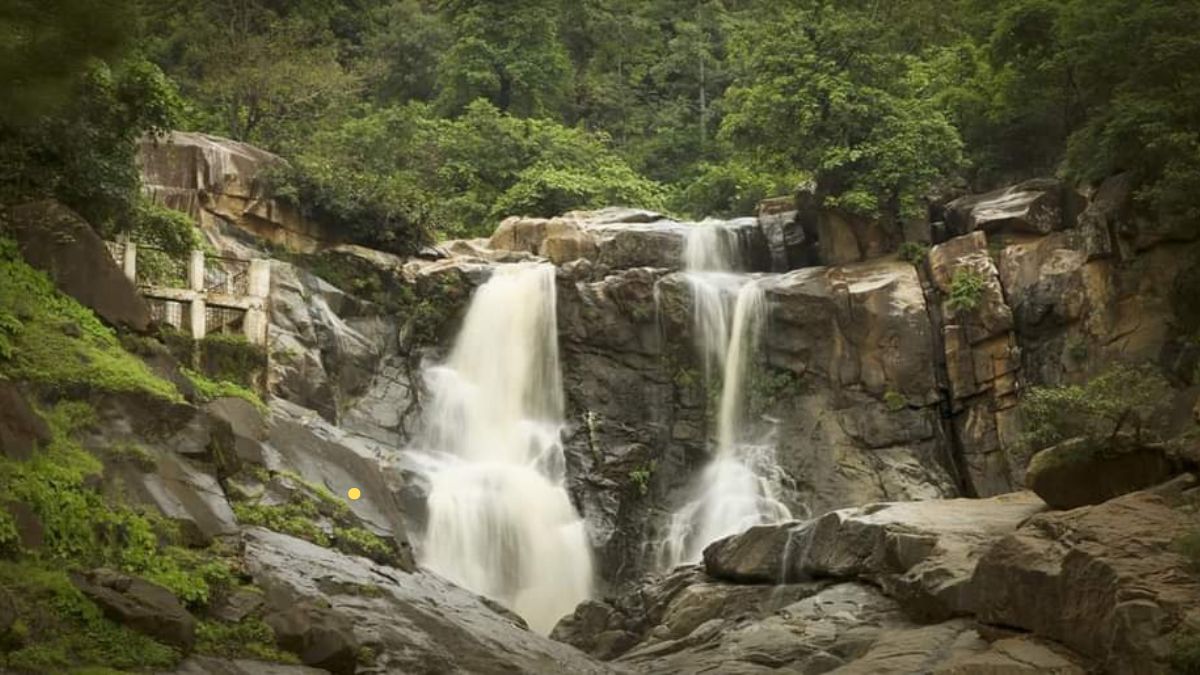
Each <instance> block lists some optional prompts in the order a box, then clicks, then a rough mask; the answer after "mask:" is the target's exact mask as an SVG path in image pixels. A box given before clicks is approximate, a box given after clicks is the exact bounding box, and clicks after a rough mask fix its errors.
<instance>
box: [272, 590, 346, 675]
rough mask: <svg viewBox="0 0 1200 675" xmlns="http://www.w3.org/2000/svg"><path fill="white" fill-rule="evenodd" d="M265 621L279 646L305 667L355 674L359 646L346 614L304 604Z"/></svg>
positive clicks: (339, 674) (301, 603)
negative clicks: (298, 658)
mask: <svg viewBox="0 0 1200 675" xmlns="http://www.w3.org/2000/svg"><path fill="white" fill-rule="evenodd" d="M263 620H264V622H265V623H266V624H267V625H268V626H270V627H271V630H272V631H273V632H274V633H275V641H276V642H277V643H278V644H279V646H280V647H281V648H283V649H286V650H287V651H289V652H292V653H293V654H296V655H297V656H299V657H300V660H301V661H302V662H303V663H304V664H305V665H309V666H314V667H316V668H320V669H322V670H326V671H329V672H330V673H333V674H334V675H353V673H354V671H355V670H356V669H357V666H358V643H357V641H356V639H355V637H354V631H353V628H352V626H351V624H350V620H349V619H348V618H347V617H346V616H345V615H342V614H339V613H337V612H334V611H333V610H330V609H326V608H325V607H322V606H321V605H319V604H316V603H313V602H307V601H301V602H298V603H296V604H293V605H291V606H289V607H285V608H282V609H280V610H278V611H275V612H272V613H270V614H268V615H267V616H266V617H265V618H264V619H263Z"/></svg>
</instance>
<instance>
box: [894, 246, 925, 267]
mask: <svg viewBox="0 0 1200 675" xmlns="http://www.w3.org/2000/svg"><path fill="white" fill-rule="evenodd" d="M928 257H929V244H922V243H921V242H917V241H906V242H904V243H903V244H900V259H901V260H903V261H905V262H908V263H910V264H912V265H915V266H917V267H920V266H921V265H924V264H925V260H926V258H928Z"/></svg>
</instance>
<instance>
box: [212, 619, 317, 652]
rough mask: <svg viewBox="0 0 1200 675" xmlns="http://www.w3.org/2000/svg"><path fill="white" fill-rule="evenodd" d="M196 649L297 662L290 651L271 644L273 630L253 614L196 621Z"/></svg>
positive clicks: (273, 643)
mask: <svg viewBox="0 0 1200 675" xmlns="http://www.w3.org/2000/svg"><path fill="white" fill-rule="evenodd" d="M196 651H197V652H198V653H200V654H207V655H209V656H219V657H222V658H226V659H255V660H259V661H274V662H276V663H299V662H300V661H299V659H297V658H296V656H295V655H294V654H290V653H288V652H285V651H282V650H280V649H279V648H278V647H276V646H275V631H273V630H271V627H270V626H268V625H267V624H266V623H264V622H263V621H262V619H259V618H255V617H248V618H245V619H242V620H241V621H239V622H238V623H225V622H221V621H201V622H200V623H198V624H196Z"/></svg>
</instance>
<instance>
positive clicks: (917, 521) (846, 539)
mask: <svg viewBox="0 0 1200 675" xmlns="http://www.w3.org/2000/svg"><path fill="white" fill-rule="evenodd" d="M1044 508H1045V505H1044V504H1043V503H1042V501H1041V500H1040V499H1038V498H1037V497H1036V496H1034V495H1032V494H1030V493H1027V492H1026V493H1016V494H1012V495H1003V496H999V497H992V498H990V499H950V500H932V501H924V502H894V503H887V504H871V505H868V506H864V507H861V508H857V509H845V510H841V511H834V512H832V513H828V514H825V515H824V516H821V517H820V518H817V519H815V520H812V521H809V522H807V523H803V524H794V523H793V524H782V525H775V526H760V527H756V528H751V529H750V530H748V531H746V532H744V533H742V534H739V535H734V536H733V537H730V538H727V539H724V540H721V541H718V542H716V543H714V544H712V545H711V546H709V547H708V549H707V550H705V552H704V560H705V568H706V569H707V570H708V573H709V574H710V575H713V576H715V577H718V578H722V579H728V580H730V581H738V582H747V581H751V582H760V583H761V582H763V581H767V582H773V583H782V582H785V581H788V580H793V581H794V580H797V579H804V578H809V577H834V578H840V579H863V580H867V581H870V582H871V583H874V584H877V585H879V586H880V587H881V588H882V589H883V590H884V592H885V593H887V594H888V595H889V596H890V597H892V598H895V599H897V600H898V601H900V603H901V605H902V606H903V607H904V609H905V611H906V612H907V613H909V614H910V615H911V616H914V617H917V618H920V619H923V620H929V619H933V620H942V619H946V618H949V617H951V616H959V615H965V614H970V613H971V612H972V611H973V602H974V601H973V593H974V589H973V588H972V587H971V579H972V575H973V574H974V571H975V564H976V561H977V560H978V559H979V557H980V556H981V555H983V554H984V552H985V551H986V550H987V547H988V546H989V545H990V544H991V543H992V542H993V541H995V540H996V539H998V538H1000V537H1002V536H1004V535H1006V534H1007V533H1009V532H1012V531H1015V530H1016V528H1017V526H1018V525H1019V524H1020V523H1021V522H1023V521H1024V520H1025V519H1027V518H1029V517H1030V516H1032V515H1034V514H1036V513H1038V512H1040V511H1042V510H1043V509H1044Z"/></svg>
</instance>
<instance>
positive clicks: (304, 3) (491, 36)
mask: <svg viewBox="0 0 1200 675" xmlns="http://www.w3.org/2000/svg"><path fill="white" fill-rule="evenodd" d="M1197 26H1200V6H1198V5H1197V4H1196V3H1195V2H1191V1H1190V0H1148V1H1140V2H1135V1H1134V0H1000V1H999V2H984V1H983V0H950V1H948V2H936V1H934V0H898V1H891V2H884V1H882V0H846V1H844V2H833V1H832V0H797V1H796V2H782V3H781V2H771V1H769V0H658V1H656V2H641V1H638V0H501V1H498V2H482V1H479V0H440V1H437V2H434V1H432V0H295V1H292V2H281V1H279V0H214V1H213V2H204V3H195V2H183V1H182V0H119V1H117V2H110V3H101V4H97V3H90V2H80V1H79V0H47V1H44V2H36V3H35V2H25V1H23V0H14V1H13V2H9V3H5V7H4V8H3V9H0V35H2V36H4V37H5V38H6V39H5V40H2V41H0V43H2V45H0V55H2V56H3V58H2V59H0V82H2V83H3V86H4V87H5V88H6V90H9V91H13V92H20V95H19V96H7V97H5V99H4V101H3V102H0V134H3V136H2V137H0V141H2V142H3V146H4V147H3V148H0V152H2V153H3V156H4V157H5V158H6V160H8V161H6V163H5V167H4V169H0V191H2V192H0V194H3V196H4V199H6V200H12V199H17V198H19V197H24V196H29V195H30V194H31V193H38V192H40V193H49V194H57V195H59V196H60V197H61V198H63V199H64V200H66V201H69V202H73V203H74V204H78V205H83V204H95V205H96V208H97V211H98V213H97V214H96V216H95V217H97V218H101V219H110V220H111V219H113V218H115V217H116V215H117V214H119V213H120V212H122V211H124V212H129V211H130V208H132V207H130V206H129V205H130V204H134V203H135V202H136V199H135V197H131V196H130V194H131V193H130V190H134V189H135V188H134V187H133V185H132V182H131V176H132V175H133V173H132V172H133V169H132V168H131V164H130V161H131V157H132V155H131V152H132V151H131V150H130V149H129V148H130V147H131V145H132V142H133V140H134V139H136V138H137V137H138V136H139V135H141V134H143V133H146V132H153V131H155V130H157V129H162V128H166V127H167V126H176V127H183V128H185V129H189V130H198V131H205V132H209V133H215V134H220V135H226V136H230V137H233V138H236V139H239V140H245V141H248V142H251V143H255V144H258V145H261V146H263V147H265V148H267V149H269V150H272V151H274V152H277V153H279V154H281V155H283V156H284V157H285V158H287V159H289V160H290V161H291V163H292V169H290V170H289V171H288V172H286V173H287V175H281V176H276V177H275V180H276V184H277V186H278V188H279V189H280V191H281V193H283V194H285V195H290V196H292V197H295V198H296V200H297V202H298V203H300V204H302V205H304V206H305V207H306V208H309V209H310V210H312V211H313V212H319V213H320V214H321V215H322V217H324V218H327V219H329V220H331V222H333V223H336V224H338V225H339V226H342V227H345V228H347V229H349V230H353V233H354V236H355V237H356V238H358V239H359V240H361V241H364V242H370V243H374V244H376V245H386V246H390V247H392V248H396V249H397V250H400V249H406V248H411V246H414V245H416V243H417V242H419V241H422V240H424V238H426V237H427V236H474V235H481V234H486V233H487V232H488V231H490V230H491V228H492V227H494V224H495V222H496V220H497V219H498V218H500V217H502V216H503V215H507V214H516V213H521V214H531V215H532V214H537V215H545V214H551V213H555V212H558V211H562V210H565V209H570V208H577V207H586V206H592V205H598V204H602V203H608V202H625V203H628V204H630V205H636V206H648V207H655V208H663V209H667V210H670V211H672V212H674V213H676V214H678V215H681V216H703V215H709V214H724V215H731V214H742V215H744V214H747V213H749V212H750V211H751V210H752V209H753V208H754V205H755V203H756V202H757V201H758V200H759V199H761V198H763V197H766V196H770V195H774V194H786V193H787V192H789V191H792V190H795V189H796V188H797V186H799V185H801V184H811V185H814V186H815V187H816V191H817V194H818V196H819V198H820V199H822V200H823V201H824V203H825V204H826V205H829V206H833V207H838V208H841V209H845V210H847V211H852V212H855V213H858V214H861V215H865V216H868V217H875V218H880V219H883V220H886V221H897V220H899V219H903V218H907V217H910V216H913V215H917V214H920V213H921V212H922V210H923V209H924V208H925V205H926V201H927V199H928V197H929V196H930V195H932V194H937V193H939V191H941V190H942V189H943V188H944V187H945V186H948V185H958V186H965V187H969V188H971V189H974V190H985V189H989V188H993V187H996V186H998V185H1000V184H1002V183H1004V182H1006V181H1012V180H1016V179H1020V178H1027V177H1031V176H1036V175H1049V174H1058V175H1060V176H1061V177H1063V178H1065V179H1068V180H1073V181H1079V182H1081V183H1096V182H1098V181H1100V180H1103V179H1104V178H1105V177H1107V176H1110V175H1113V174H1115V173H1118V172H1130V173H1131V174H1132V175H1133V176H1134V177H1135V179H1136V182H1137V185H1138V192H1137V197H1138V200H1139V208H1142V209H1144V210H1145V212H1146V213H1147V214H1149V215H1151V216H1153V217H1156V218H1160V219H1164V220H1171V221H1174V222H1179V223H1183V224H1185V225H1187V226H1192V225H1190V223H1194V222H1195V221H1196V218H1197V216H1198V215H1200V207H1198V206H1197V201H1198V200H1197V197H1196V195H1197V194H1200V74H1198V73H1197V71H1196V69H1195V68H1193V67H1192V64H1194V63H1195V62H1196V61H1197V59H1198V57H1200V30H1198V29H1197ZM97 140H98V141H99V142H97ZM81 172H86V173H87V174H89V175H92V176H93V177H94V176H97V175H98V176H100V177H101V180H99V181H93V182H95V183H96V185H95V186H93V187H88V188H84V187H82V186H81V185H80V183H79V181H78V180H77V179H78V177H79V176H80V175H81ZM73 191H74V192H79V191H91V192H94V193H96V194H86V195H85V194H72V192H73ZM122 205H124V206H122Z"/></svg>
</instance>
